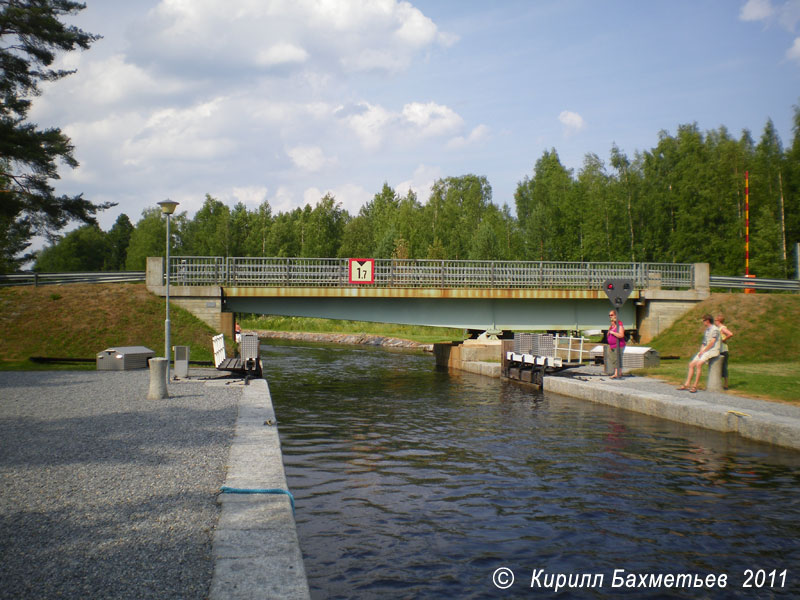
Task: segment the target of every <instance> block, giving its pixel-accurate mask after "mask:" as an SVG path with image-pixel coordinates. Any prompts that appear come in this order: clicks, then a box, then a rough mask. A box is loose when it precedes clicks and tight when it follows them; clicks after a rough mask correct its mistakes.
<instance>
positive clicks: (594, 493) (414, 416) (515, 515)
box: [262, 342, 800, 599]
mask: <svg viewBox="0 0 800 600" xmlns="http://www.w3.org/2000/svg"><path fill="white" fill-rule="evenodd" d="M262 354H263V359H264V366H265V377H266V378H267V380H268V381H269V385H270V389H271V392H272V398H273V402H274V405H275V410H276V413H277V418H278V423H279V430H280V436H281V444H282V448H283V456H284V464H285V468H286V475H287V479H288V483H289V487H290V489H291V491H292V493H293V494H294V496H295V499H296V503H297V513H296V519H297V527H298V533H299V537H300V542H301V547H302V551H303V556H304V560H305V567H306V571H307V573H308V579H309V584H310V587H311V591H312V597H313V598H448V599H449V598H493V597H497V598H512V597H513V598H518V597H539V598H542V597H544V598H555V597H559V598H563V597H568V598H607V597H611V596H614V597H617V596H621V597H630V598H634V597H636V598H655V597H659V598H794V597H800V495H798V491H800V453H797V452H793V451H789V450H783V449H780V448H777V447H772V446H769V445H762V444H757V443H753V442H748V441H746V440H743V439H740V438H739V437H738V436H735V435H732V434H721V433H717V432H712V431H706V430H703V429H698V428H694V427H690V426H684V425H680V424H676V423H672V422H668V421H662V420H659V419H655V418H652V417H647V416H644V415H638V414H635V413H631V412H627V411H622V410H618V409H614V408H611V407H606V406H602V405H596V404H592V403H589V402H585V401H581V400H575V399H571V398H566V397H562V396H557V395H549V394H547V395H541V394H540V393H537V392H534V391H531V390H530V389H527V388H522V387H520V386H518V385H516V384H513V383H505V382H501V381H499V380H494V379H489V378H484V377H481V376H478V375H471V374H466V373H458V372H453V371H451V372H447V371H442V370H437V369H436V368H435V367H434V365H433V359H432V358H431V357H430V356H429V355H423V354H415V353H408V352H390V351H386V350H381V349H372V348H363V347H342V346H321V345H301V344H298V343H296V342H292V343H282V342H274V343H272V344H270V345H267V346H264V347H263V348H262ZM687 573H688V574H691V577H690V580H691V581H692V583H693V584H697V583H698V582H699V581H701V580H700V579H699V578H703V579H702V583H703V585H701V586H700V587H690V588H686V587H685V583H686V578H685V574H687ZM678 576H682V577H683V578H681V579H675V581H679V582H680V584H681V585H675V584H674V583H673V584H672V585H667V582H672V581H673V580H672V579H671V577H676V578H677V577H678ZM710 576H713V577H712V578H710V579H709V577H710ZM723 576H724V583H725V585H724V587H723V586H721V584H720V582H721V581H722V578H723ZM512 577H513V583H512ZM561 577H563V579H561ZM558 582H561V583H562V584H567V586H568V585H569V584H574V585H577V584H578V583H580V584H581V585H582V586H583V587H581V588H578V589H575V588H572V589H570V588H569V587H567V588H566V589H561V590H560V591H559V594H560V595H559V594H556V593H554V587H555V585H556V584H557V583H558ZM621 582H623V585H621V586H620V585H617V586H614V584H615V583H616V584H620V583H621ZM708 582H712V585H706V584H707V583H708ZM495 584H497V585H495ZM498 586H509V587H508V589H502V590H501V589H499V588H498ZM560 587H561V586H560ZM565 594H566V595H565Z"/></svg>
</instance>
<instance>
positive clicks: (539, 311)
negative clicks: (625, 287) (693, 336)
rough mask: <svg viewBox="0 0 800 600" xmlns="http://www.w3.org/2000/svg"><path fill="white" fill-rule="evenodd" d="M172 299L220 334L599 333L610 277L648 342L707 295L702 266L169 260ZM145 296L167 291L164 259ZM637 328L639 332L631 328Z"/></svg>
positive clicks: (156, 261)
mask: <svg viewBox="0 0 800 600" xmlns="http://www.w3.org/2000/svg"><path fill="white" fill-rule="evenodd" d="M169 273H170V299H171V301H173V302H174V303H176V304H178V305H179V306H183V307H184V308H187V309H188V310H190V311H191V312H193V313H194V314H196V315H197V316H199V317H200V318H202V319H203V320H205V321H206V322H207V323H209V324H210V325H211V326H212V327H214V328H215V329H217V330H218V331H222V332H224V333H230V332H232V331H233V323H234V315H235V313H253V314H271V315H285V316H298V317H320V318H331V319H348V320H354V321H374V322H385V323H401V324H411V325H430V326H439V327H454V328H459V329H472V330H480V331H487V330H491V331H498V330H550V331H552V330H562V331H579V330H588V329H605V328H606V327H607V326H608V309H609V307H610V304H609V301H608V299H607V297H606V294H605V291H604V290H603V288H602V286H603V282H604V281H605V280H607V279H619V278H628V279H631V280H633V282H634V290H633V293H632V294H631V296H630V299H629V301H628V302H627V303H626V304H625V305H624V307H623V308H622V309H621V311H620V312H621V318H622V320H623V322H625V323H628V324H629V326H628V327H629V328H630V329H637V331H638V333H639V335H640V338H641V340H642V341H643V342H646V341H647V340H649V339H650V338H652V337H653V336H655V335H657V334H658V333H659V332H660V331H661V330H663V329H665V328H666V327H668V326H669V325H670V324H671V323H672V322H673V321H674V320H675V319H676V318H677V317H678V316H680V315H681V314H683V313H684V312H685V311H686V310H688V309H689V308H691V307H692V306H693V305H694V304H696V303H697V302H699V301H701V300H703V299H704V298H706V297H707V296H708V295H709V270H708V265H707V264H706V263H696V264H673V263H612V262H606V263H587V262H535V261H454V260H400V259H347V258H342V259H338V258H262V257H208V256H205V257H200V256H175V257H170V269H169ZM146 281H147V286H148V289H150V290H151V291H153V292H154V293H156V294H159V295H162V296H163V295H165V293H166V285H165V283H166V279H165V269H164V261H163V258H162V257H150V258H148V260H147V272H146ZM634 324H635V326H634Z"/></svg>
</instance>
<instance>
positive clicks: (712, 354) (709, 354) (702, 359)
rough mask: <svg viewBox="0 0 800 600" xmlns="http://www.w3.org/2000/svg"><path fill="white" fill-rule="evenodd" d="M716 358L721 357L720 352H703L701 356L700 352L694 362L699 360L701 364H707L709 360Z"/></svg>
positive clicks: (712, 350)
mask: <svg viewBox="0 0 800 600" xmlns="http://www.w3.org/2000/svg"><path fill="white" fill-rule="evenodd" d="M715 356H719V350H715V349H713V348H712V349H711V350H707V351H705V352H703V353H702V354H700V353H699V352H698V353H697V354H695V355H694V358H693V359H692V361H696V360H699V361H700V362H701V363H707V362H708V361H709V360H711V359H712V358H714V357H715Z"/></svg>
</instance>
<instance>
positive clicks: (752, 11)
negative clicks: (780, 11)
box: [739, 0, 775, 21]
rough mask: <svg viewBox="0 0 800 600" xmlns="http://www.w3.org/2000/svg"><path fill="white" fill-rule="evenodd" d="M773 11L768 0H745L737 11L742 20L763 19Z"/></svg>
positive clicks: (767, 17) (768, 16)
mask: <svg viewBox="0 0 800 600" xmlns="http://www.w3.org/2000/svg"><path fill="white" fill-rule="evenodd" d="M774 13H775V9H774V8H773V7H772V3H771V2H770V0H747V2H746V3H745V4H744V6H742V9H741V11H739V18H740V19H741V20H742V21H765V20H767V19H769V18H770V17H771V16H772V15H773V14H774Z"/></svg>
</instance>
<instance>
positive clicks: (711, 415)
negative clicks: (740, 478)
mask: <svg viewBox="0 0 800 600" xmlns="http://www.w3.org/2000/svg"><path fill="white" fill-rule="evenodd" d="M544 389H545V390H546V391H549V392H554V393H556V394H562V395H565V396H572V397H574V398H581V399H584V400H590V401H592V402H598V403H601V404H607V405H609V406H615V407H617V408H624V409H626V410H632V411H636V412H639V413H643V414H646V415H651V416H654V417H659V418H662V419H667V420H670V421H676V422H679V423H685V424H687V425H696V426H698V427H705V428H706V429H713V430H716V431H722V432H734V433H738V434H739V435H741V436H742V437H744V438H748V439H751V440H756V441H760V442H767V443H771V444H775V445H778V446H783V447H786V448H794V449H795V450H800V421H798V419H794V418H790V417H784V416H781V415H776V414H772V413H767V412H761V411H757V410H751V409H747V410H746V411H744V410H735V409H733V407H731V406H725V405H718V404H709V403H707V402H704V401H703V400H702V399H697V400H695V399H694V398H692V397H688V398H676V397H674V396H670V395H666V394H658V393H654V392H651V391H648V392H641V391H638V390H633V389H630V388H625V389H620V388H619V387H617V386H616V385H613V384H611V385H609V384H604V383H602V382H597V381H592V382H588V381H581V380H576V379H570V378H567V377H545V380H544Z"/></svg>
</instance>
